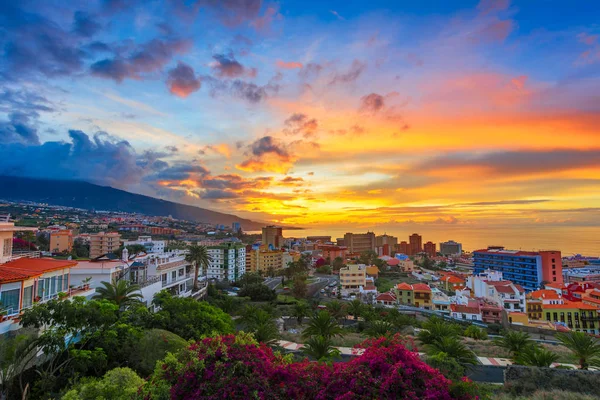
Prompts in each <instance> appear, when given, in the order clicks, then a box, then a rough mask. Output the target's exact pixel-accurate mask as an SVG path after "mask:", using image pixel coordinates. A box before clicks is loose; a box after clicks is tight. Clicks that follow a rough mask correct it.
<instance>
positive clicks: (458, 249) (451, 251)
mask: <svg viewBox="0 0 600 400" xmlns="http://www.w3.org/2000/svg"><path fill="white" fill-rule="evenodd" d="M440 253H441V254H442V255H443V256H460V255H461V254H462V244H460V243H458V242H455V241H454V240H449V241H447V242H441V243H440Z"/></svg>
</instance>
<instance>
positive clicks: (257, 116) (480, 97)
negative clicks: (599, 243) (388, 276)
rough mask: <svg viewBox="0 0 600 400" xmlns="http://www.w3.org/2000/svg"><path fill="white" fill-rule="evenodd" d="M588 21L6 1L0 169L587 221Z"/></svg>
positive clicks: (594, 166)
mask: <svg viewBox="0 0 600 400" xmlns="http://www.w3.org/2000/svg"><path fill="white" fill-rule="evenodd" d="M598 15H600V4H599V3H598V2H594V1H587V0H585V1H578V0H573V1H568V2H566V1H550V0H543V1H542V0H528V1H513V2H511V1H509V0H482V1H445V0H437V1H434V0H423V1H418V2H416V1H368V2H366V1H348V0H346V1H328V2H322V1H318V2H317V1H291V0H287V1H284V0H282V1H273V2H271V1H259V0H256V1H255V0H198V1H191V0H171V1H152V0H150V1H141V0H96V1H80V2H78V1H69V2H65V1H50V0H45V1H32V0H23V1H19V2H10V1H2V2H0V51H1V52H2V57H1V58H0V139H1V140H2V143H3V144H2V146H0V174H4V175H18V176H32V177H42V178H52V179H77V180H86V181H90V182H93V183H97V184H102V185H109V186H113V187H116V188H119V189H124V190H127V191H131V192H136V193H141V194H146V195H150V196H154V197H159V198H163V199H168V200H172V201H176V202H180V203H186V204H192V205H197V206H200V207H204V208H209V209H213V210H218V211H223V212H227V213H235V214H238V215H240V216H243V217H247V218H251V219H254V220H260V221H268V222H274V223H279V224H285V225H288V226H305V227H307V226H308V227H311V228H312V229H315V228H323V229H325V228H327V227H332V228H336V229H338V228H340V229H341V228H345V227H348V229H350V228H353V229H363V228H365V229H366V228H369V229H370V228H372V227H381V228H382V229H388V230H390V229H391V230H393V229H394V227H402V226H414V225H417V226H418V225H421V226H424V227H425V226H426V227H429V228H431V227H438V228H440V229H443V227H445V226H454V225H457V226H460V227H461V228H462V229H468V228H469V227H474V228H477V229H481V228H485V227H487V226H503V227H516V228H518V227H531V226H536V227H538V226H539V227H540V229H544V227H552V228H553V229H555V228H556V227H598V226H600V128H599V127H600V25H599V23H598V18H597V16H598ZM7 189H8V188H2V190H7ZM415 230H416V228H415Z"/></svg>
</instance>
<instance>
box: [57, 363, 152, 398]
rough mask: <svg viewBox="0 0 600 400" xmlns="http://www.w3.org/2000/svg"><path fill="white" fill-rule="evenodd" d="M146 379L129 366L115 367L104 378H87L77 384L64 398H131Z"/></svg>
mask: <svg viewBox="0 0 600 400" xmlns="http://www.w3.org/2000/svg"><path fill="white" fill-rule="evenodd" d="M143 384H144V380H143V379H142V378H140V377H139V376H138V375H137V374H136V373H135V372H134V371H133V370H131V369H129V368H115V369H111V370H110V371H108V372H107V373H106V374H105V375H104V376H103V377H102V378H86V379H83V380H82V381H81V382H80V383H78V384H77V385H75V387H73V389H71V390H69V391H68V392H67V393H65V395H64V396H63V397H62V400H98V399H112V400H129V399H131V398H133V396H134V395H135V394H136V393H137V392H138V389H139V388H140V386H142V385H143Z"/></svg>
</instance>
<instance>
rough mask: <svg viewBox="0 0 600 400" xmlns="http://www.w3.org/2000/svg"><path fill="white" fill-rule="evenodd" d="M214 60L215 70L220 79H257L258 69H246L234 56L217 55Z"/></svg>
mask: <svg viewBox="0 0 600 400" xmlns="http://www.w3.org/2000/svg"><path fill="white" fill-rule="evenodd" d="M213 58H214V59H215V62H214V64H213V70H214V71H215V73H216V74H217V76H218V77H220V78H229V79H230V78H239V77H242V76H248V77H250V78H254V77H256V68H246V67H244V66H243V65H242V64H240V63H239V62H238V61H237V60H236V59H235V58H234V57H233V54H229V55H225V54H215V55H213Z"/></svg>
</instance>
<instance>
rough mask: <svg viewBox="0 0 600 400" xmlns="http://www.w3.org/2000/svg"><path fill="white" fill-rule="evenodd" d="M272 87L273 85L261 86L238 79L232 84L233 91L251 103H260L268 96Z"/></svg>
mask: <svg viewBox="0 0 600 400" xmlns="http://www.w3.org/2000/svg"><path fill="white" fill-rule="evenodd" d="M270 88H271V86H259V85H256V84H254V83H248V82H244V81H241V80H239V79H236V80H235V81H234V82H233V83H232V84H231V93H232V94H233V95H235V96H237V97H239V98H241V99H244V100H247V101H249V102H250V103H260V102H261V101H262V100H264V99H265V98H266V97H267V90H268V89H270ZM277 90H278V88H277Z"/></svg>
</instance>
